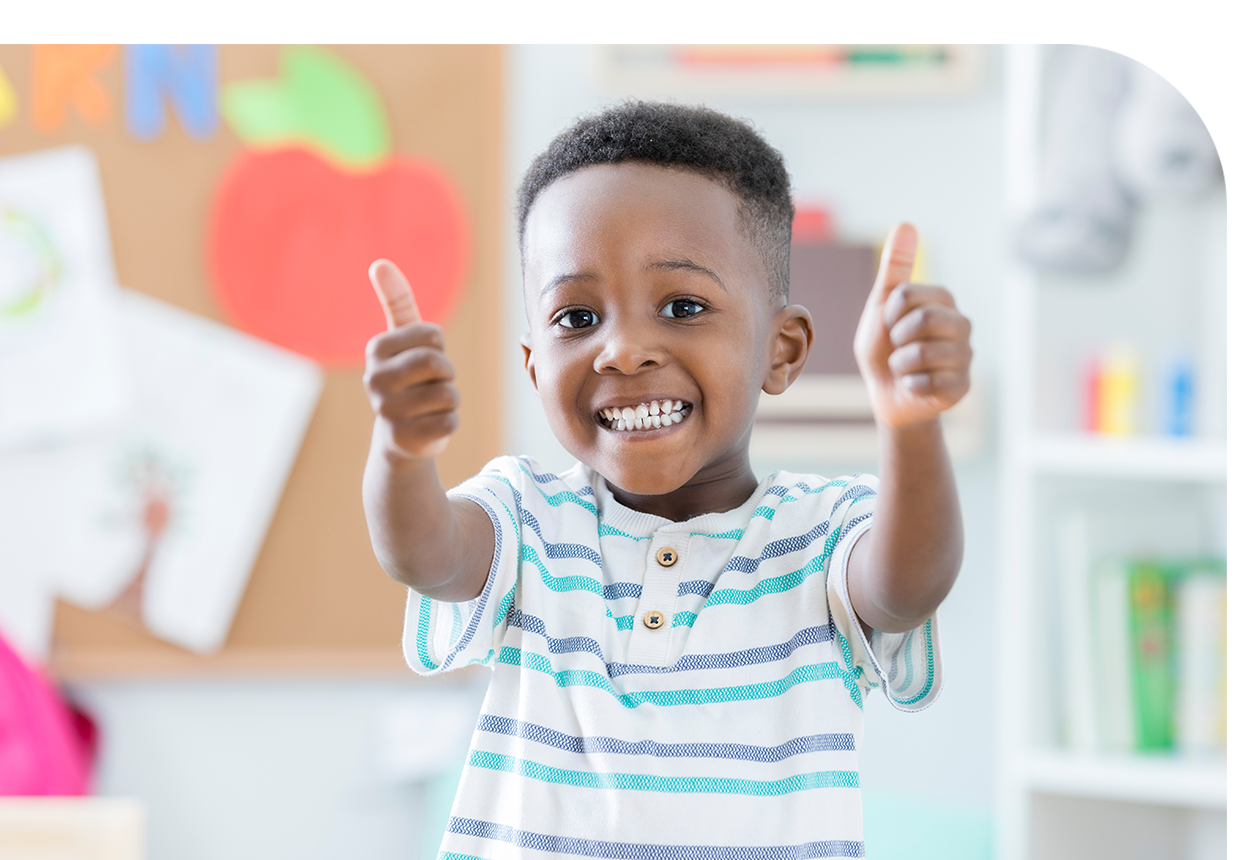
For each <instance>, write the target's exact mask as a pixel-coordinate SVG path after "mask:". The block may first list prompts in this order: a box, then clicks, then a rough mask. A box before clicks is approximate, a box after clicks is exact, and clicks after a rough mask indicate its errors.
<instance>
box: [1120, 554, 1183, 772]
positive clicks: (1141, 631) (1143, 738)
mask: <svg viewBox="0 0 1252 860" xmlns="http://www.w3.org/2000/svg"><path fill="white" fill-rule="evenodd" d="M1172 573H1173V571H1172V570H1171V569H1170V568H1168V567H1166V566H1164V565H1161V564H1157V563H1155V562H1151V561H1136V562H1134V563H1132V565H1131V569H1130V636H1131V649H1130V651H1131V660H1130V662H1131V690H1132V697H1133V702H1134V725H1135V749H1137V750H1142V751H1149V750H1169V749H1172V748H1173V745H1174V666H1173V662H1174V643H1173V629H1174V596H1173V582H1172V580H1173V575H1172Z"/></svg>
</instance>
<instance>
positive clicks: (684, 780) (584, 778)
mask: <svg viewBox="0 0 1252 860" xmlns="http://www.w3.org/2000/svg"><path fill="white" fill-rule="evenodd" d="M469 764H470V766H471V767H481V768H484V769H486V770H495V771H502V772H505V773H515V774H517V775H519V776H524V777H527V778H528V779H535V780H539V781H540V782H547V783H551V784H554V785H571V786H575V787H577V788H602V789H608V790H610V791H652V792H659V793H665V794H740V795H748V796H749V797H779V796H781V795H784V794H793V793H795V792H797V791H811V790H813V789H820V788H858V787H859V784H860V780H859V779H858V774H857V772H856V771H854V770H825V771H814V772H812V773H801V774H796V775H795V776H790V777H787V778H786V779H731V778H727V777H712V776H672V777H671V776H655V775H653V774H645V773H605V772H595V771H585V770H568V769H565V768H556V767H549V766H548V765H544V764H539V763H538V762H534V761H529V760H528V759H520V758H514V757H513V756H508V755H500V754H499V753H490V752H483V751H481V750H474V751H473V752H472V753H470V759H469Z"/></svg>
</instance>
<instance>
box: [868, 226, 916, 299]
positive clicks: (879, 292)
mask: <svg viewBox="0 0 1252 860" xmlns="http://www.w3.org/2000/svg"><path fill="white" fill-rule="evenodd" d="M916 258H917V228H916V227H914V226H913V225H912V224H910V223H908V222H907V221H906V222H903V223H901V224H897V225H896V227H895V229H894V230H892V231H891V235H890V236H889V237H888V238H887V243H886V244H885V245H884V246H883V249H882V260H881V261H880V262H879V264H878V278H877V279H876V280H875V281H874V288H873V290H871V291H870V296H871V300H872V301H874V302H876V303H882V302H885V301H886V300H887V296H888V295H890V294H891V291H892V290H894V289H895V288H896V287H898V286H899V285H900V284H903V283H905V282H906V281H908V279H909V278H911V277H913V261H914V260H915V259H916Z"/></svg>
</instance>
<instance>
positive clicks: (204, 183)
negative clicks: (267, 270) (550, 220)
mask: <svg viewBox="0 0 1252 860" xmlns="http://www.w3.org/2000/svg"><path fill="white" fill-rule="evenodd" d="M328 50H330V51H331V52H332V53H333V54H335V55H336V56H338V57H340V58H342V59H343V60H346V61H347V62H348V63H349V64H351V65H352V66H353V67H355V69H356V70H357V71H359V72H360V73H361V75H363V76H364V78H365V79H366V80H368V81H369V82H370V83H371V84H372V85H373V88H374V90H375V92H376V93H377V95H378V97H379V100H380V101H381V104H382V107H383V110H384V111H385V115H386V117H387V120H388V122H389V126H390V136H391V141H390V145H391V150H392V152H394V154H395V155H396V156H397V157H413V158H416V159H421V160H422V161H423V162H425V163H428V164H432V165H435V166H437V168H439V170H440V171H441V172H442V174H443V175H444V176H446V177H447V178H448V179H449V180H450V181H451V184H452V185H453V186H454V187H455V188H456V189H457V191H458V192H459V195H460V199H461V200H462V201H463V203H464V208H465V214H466V216H467V223H468V227H469V229H468V256H467V259H468V261H469V262H468V264H467V266H468V267H467V268H466V269H465V271H464V275H463V278H462V281H461V283H462V289H461V291H460V293H459V295H458V296H457V298H456V300H455V302H454V303H453V306H452V307H451V310H450V311H449V312H448V316H447V317H446V319H445V322H444V328H445V334H446V340H447V345H448V346H447V349H448V352H449V355H450V357H451V359H452V360H453V362H454V363H455V366H456V369H457V383H458V386H459V388H460V391H461V395H462V405H461V408H460V412H459V419H460V424H459V429H458V431H457V433H456V434H455V436H454V437H453V440H452V443H451V445H450V446H449V448H448V449H447V451H446V452H445V453H444V454H443V455H442V456H441V457H440V462H439V466H440V473H441V476H442V478H443V480H444V483H445V484H446V485H448V486H451V485H453V484H454V483H457V482H459V481H461V480H464V479H465V478H467V477H469V476H471V475H472V474H474V473H475V472H476V471H477V470H478V469H479V468H480V467H481V465H482V464H483V463H484V462H486V461H487V460H488V459H490V458H491V457H493V456H496V455H497V454H499V453H501V451H500V442H501V439H500V435H501V434H500V427H501V423H502V422H501V420H500V418H499V414H500V404H501V402H502V391H501V384H500V374H499V367H500V361H501V356H500V340H501V333H502V330H503V329H502V319H501V313H500V304H501V303H500V290H501V288H502V286H501V285H502V281H503V278H502V249H501V237H502V236H503V235H504V232H503V231H504V223H503V219H504V217H505V205H504V201H505V199H506V195H505V193H504V189H503V188H502V183H503V166H504V156H503V116H504V109H503V68H504V65H503V60H504V57H503V49H502V48H500V47H498V46H335V47H333V48H330V49H328ZM33 52H34V49H33V48H32V47H31V46H0V71H2V72H3V78H4V83H6V84H7V87H6V88H5V89H6V90H7V98H8V108H7V113H6V116H5V117H2V118H0V156H6V155H13V154H18V153H26V152H32V151H36V150H42V149H48V148H52V147H57V146H64V145H67V144H84V145H86V146H87V147H89V148H90V149H91V150H92V152H94V154H95V156H96V158H97V160H98V162H99V169H100V175H101V181H102V184H103V193H104V198H105V204H106V209H107V213H108V220H109V230H110V234H111V239H112V245H113V254H114V260H115V264H116V269H117V274H118V282H119V283H120V284H121V285H122V286H124V287H128V288H131V289H133V290H136V291H139V292H142V293H146V294H148V295H151V296H154V297H156V298H158V299H161V300H164V301H166V302H169V303H171V304H174V305H177V306H178V307H181V308H183V309H186V310H189V311H191V312H193V313H196V314H199V315H202V316H204V317H208V318H210V319H213V320H217V321H221V322H229V321H230V320H229V314H228V313H227V312H225V311H224V309H223V307H222V302H221V300H220V297H219V296H218V295H216V294H215V292H214V290H213V289H212V285H211V284H210V274H209V260H208V259H207V255H208V253H209V251H208V249H207V240H206V231H207V229H208V226H209V225H208V221H209V218H210V209H211V201H212V200H213V199H214V195H215V194H217V193H218V189H219V188H220V186H221V183H222V182H223V177H224V176H225V175H226V173H227V172H228V171H229V170H231V169H232V165H235V164H236V163H237V162H238V160H239V158H240V156H241V154H242V153H244V152H245V151H246V150H247V149H248V146H249V144H248V143H247V142H246V141H244V140H242V139H241V137H240V135H239V134H237V133H236V132H235V131H234V130H232V128H231V127H230V126H229V125H228V124H226V123H221V124H219V125H218V127H217V128H216V129H215V130H213V131H212V132H211V133H208V134H206V133H204V132H203V130H201V132H200V133H199V134H193V133H191V132H189V131H188V128H187V127H186V126H187V124H188V120H187V119H186V118H184V119H183V121H182V122H180V121H179V118H178V117H177V116H176V114H175V113H174V111H173V110H172V109H171V108H169V107H168V106H167V108H166V111H167V115H166V119H165V122H164V128H163V130H161V131H160V133H159V134H156V135H155V136H154V137H153V138H152V139H150V140H143V139H139V138H137V137H136V135H135V134H134V133H133V128H128V125H127V117H126V115H125V113H124V112H125V109H126V108H125V106H126V102H125V92H124V89H125V87H126V85H127V80H126V78H127V74H128V69H127V66H126V62H124V54H123V50H122V48H121V47H118V48H115V49H105V50H104V51H103V53H102V55H101V58H102V59H101V61H100V62H99V63H98V68H97V69H96V70H95V71H94V72H93V77H94V79H95V80H96V81H97V82H98V84H99V87H98V92H97V94H96V96H97V98H95V99H94V100H88V101H83V102H74V101H70V102H68V103H67V104H66V105H65V106H64V113H63V116H62V117H60V118H59V120H58V121H57V122H56V123H51V122H50V121H49V120H48V118H47V117H44V118H43V119H42V120H39V119H38V118H37V109H38V106H37V105H35V104H33V103H32V101H33V99H32V80H31V78H32V59H33ZM281 55H282V49H280V48H278V47H275V46H222V47H220V48H218V49H216V63H217V75H218V76H219V80H220V82H221V83H222V84H227V83H229V82H232V81H239V80H247V79H264V78H273V77H275V76H278V75H279V74H280V57H281ZM3 100H4V99H0V101H3ZM0 107H2V106H0ZM192 121H194V118H192ZM41 122H42V127H41ZM193 130H194V129H193ZM348 172H351V171H348ZM354 288H356V287H354ZM359 289H360V290H362V291H364V292H365V293H368V294H370V295H371V296H372V293H371V292H370V289H371V288H370V285H369V282H368V280H367V277H366V272H365V271H364V270H362V271H361V272H360V278H359ZM378 320H379V327H380V329H381V327H382V315H381V312H379V314H378ZM363 367H364V364H363V359H361V360H360V361H356V362H343V363H339V364H328V365H326V366H325V367H324V371H325V387H324V389H323V391H322V394H321V398H320V400H319V401H318V404H317V407H316V409H315V411H314V414H313V417H312V420H311V422H310V424H309V427H308V431H307V434H306V436H305V438H304V441H303V444H302V446H301V448H300V450H299V452H298V454H297V455H296V459H295V463H294V466H293V468H292V471H291V474H290V477H289V480H288V482H287V484H286V487H285V489H284V491H283V494H282V497H281V501H280V502H279V504H278V507H277V510H276V513H275V515H274V518H273V520H272V523H271V524H270V528H269V531H268V533H267V536H266V538H265V540H264V543H263V545H262V549H261V552H260V555H259V558H258V561H257V563H256V566H255V568H254V570H253V572H252V575H251V577H250V578H249V580H248V584H247V587H246V590H245V592H244V595H243V598H242V602H241V603H240V605H239V609H238V612H237V614H236V615H235V618H234V622H233V625H232V626H231V629H230V632H229V635H228V637H227V639H226V642H225V645H224V647H222V648H221V649H220V650H219V651H217V652H216V653H214V654H210V655H207V656H201V655H198V654H194V653H192V652H190V651H186V650H183V649H182V648H179V647H177V646H175V645H172V644H168V643H166V642H164V641H161V640H159V639H156V638H155V637H153V636H151V635H149V634H148V633H147V632H145V631H144V630H143V629H142V628H140V627H137V626H134V625H130V624H126V623H123V622H122V621H119V620H117V619H116V618H114V617H113V616H110V615H108V614H105V613H97V612H91V611H87V610H84V609H81V608H78V607H76V606H73V605H70V604H68V603H59V604H58V606H57V610H56V620H55V627H54V638H53V646H52V652H51V657H50V668H51V670H52V671H53V673H54V674H56V675H58V676H59V677H62V678H71V679H72V678H85V677H100V676H107V675H136V674H153V673H155V674H166V673H175V674H182V673H196V672H253V671H260V672H289V671H297V672H302V671H309V672H359V671H381V672H387V671H396V672H402V671H405V669H404V665H403V660H402V657H401V650H400V639H401V632H402V625H403V612H404V602H405V589H404V588H403V587H402V586H400V585H398V584H396V583H394V582H393V581H391V580H390V579H389V578H388V577H387V576H386V574H384V573H383V572H382V570H381V568H380V567H379V565H378V563H377V561H376V560H375V558H374V555H373V552H372V550H371V548H370V543H369V537H368V533H367V530H366V524H365V519H364V514H363V511H362V503H361V479H362V473H363V469H364V465H365V460H366V455H367V451H368V448H369V441H370V432H371V427H372V422H373V414H372V412H371V410H370V407H369V403H368V401H367V399H366V396H365V393H364V390H363V388H362V384H361V375H362V371H363Z"/></svg>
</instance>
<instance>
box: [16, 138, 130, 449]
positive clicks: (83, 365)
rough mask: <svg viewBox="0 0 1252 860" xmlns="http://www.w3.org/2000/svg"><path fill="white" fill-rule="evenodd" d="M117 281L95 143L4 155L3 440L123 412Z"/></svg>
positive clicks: (77, 430)
mask: <svg viewBox="0 0 1252 860" xmlns="http://www.w3.org/2000/svg"><path fill="white" fill-rule="evenodd" d="M116 282H117V276H116V273H115V271H114V268H113V256H112V251H111V249H110V241H109V229H108V221H107V216H106V214H105V208H104V198H103V195H102V192H101V187H100V176H99V171H98V170H97V168H96V161H95V156H94V155H93V154H92V153H91V151H90V150H89V149H87V148H86V147H81V146H70V147H64V148H60V149H50V150H45V151H42V152H36V153H31V154H27V155H19V156H13V157H9V158H3V159H0V450H3V449H13V448H16V447H21V446H25V445H29V444H32V443H41V442H43V443H46V442H49V441H55V440H59V439H66V438H70V437H78V436H82V435H84V434H90V433H92V432H95V431H98V430H100V429H101V428H107V427H108V426H110V425H111V424H113V423H115V422H116V421H117V420H118V419H119V418H120V416H121V414H122V412H123V410H124V408H125V405H126V403H125V400H126V393H127V392H126V388H125V382H124V379H123V375H122V372H121V369H120V356H119V352H118V343H117V339H116V331H115V304H116V299H117V292H118V291H117V287H116Z"/></svg>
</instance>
